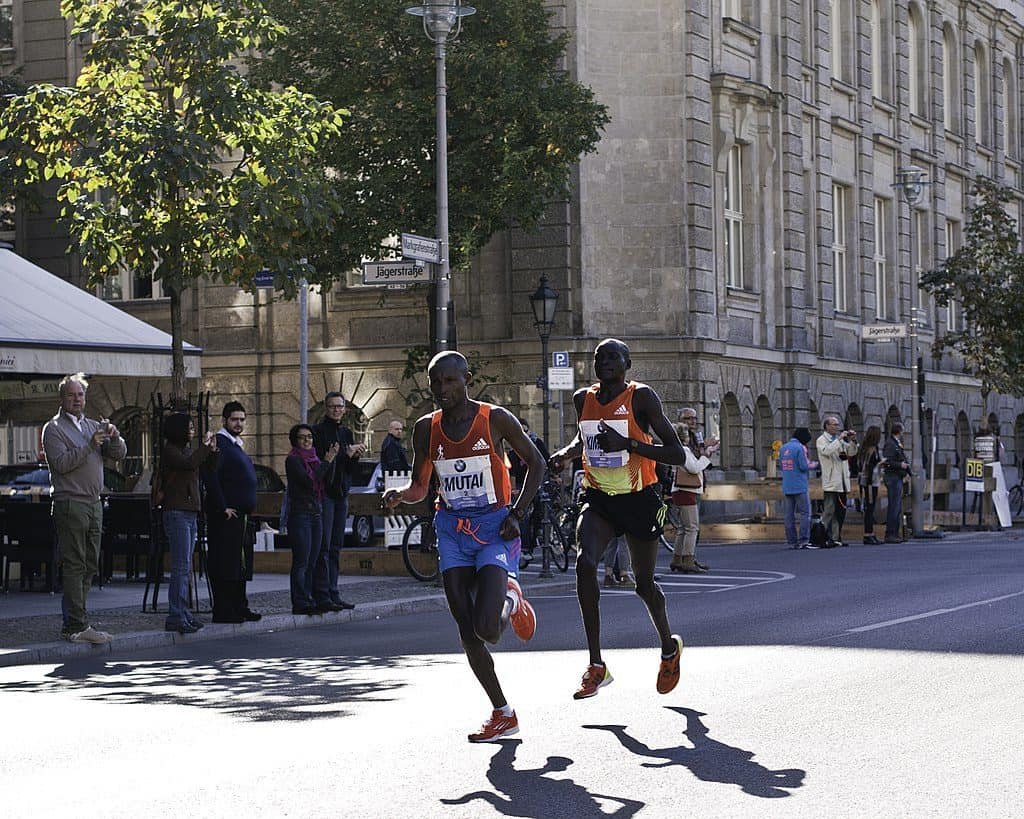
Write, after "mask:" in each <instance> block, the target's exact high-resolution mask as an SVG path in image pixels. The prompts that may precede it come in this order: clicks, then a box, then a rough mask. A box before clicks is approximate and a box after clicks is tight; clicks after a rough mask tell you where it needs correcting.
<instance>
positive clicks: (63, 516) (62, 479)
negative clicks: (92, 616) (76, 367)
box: [43, 373, 127, 645]
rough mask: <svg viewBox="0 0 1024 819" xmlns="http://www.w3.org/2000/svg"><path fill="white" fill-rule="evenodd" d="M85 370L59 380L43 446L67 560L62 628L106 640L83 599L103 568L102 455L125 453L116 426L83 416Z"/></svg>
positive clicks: (77, 639)
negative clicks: (54, 409) (57, 406)
mask: <svg viewBox="0 0 1024 819" xmlns="http://www.w3.org/2000/svg"><path fill="white" fill-rule="evenodd" d="M88 388H89V384H88V382H87V381H86V380H85V376H84V375H82V374H81V373H78V374H77V375H69V376H67V377H66V378H64V379H63V380H62V381H61V382H60V385H59V391H60V411H59V412H58V413H57V414H56V415H55V416H53V418H51V419H50V420H49V421H48V422H47V424H46V426H45V427H43V451H44V452H45V453H46V462H47V464H49V467H50V481H51V482H52V483H53V495H52V496H53V525H54V528H55V529H56V530H57V545H58V546H59V548H60V553H61V559H62V560H63V564H64V601H63V605H62V609H63V612H64V628H63V629H62V631H61V636H62V637H64V638H65V639H68V640H70V641H71V642H73V643H92V644H93V645H102V644H103V643H109V642H110V635H109V634H107V633H106V632H105V631H98V630H97V629H94V628H93V627H92V626H91V625H89V619H88V615H87V614H86V610H85V598H86V596H87V595H88V593H89V588H90V586H92V578H93V575H95V574H96V572H97V571H98V568H99V558H100V538H101V535H102V531H103V505H102V504H101V502H100V492H101V491H102V489H103V459H104V458H112V459H113V460H116V461H119V460H121V459H122V458H124V456H125V454H127V449H126V447H125V443H124V439H123V438H121V434H120V433H119V432H118V430H117V427H115V426H114V425H113V424H111V423H110V422H109V421H107V420H106V419H103V420H100V421H93V420H92V419H90V418H86V417H85V392H86V390H87V389H88Z"/></svg>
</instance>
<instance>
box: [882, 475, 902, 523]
mask: <svg viewBox="0 0 1024 819" xmlns="http://www.w3.org/2000/svg"><path fill="white" fill-rule="evenodd" d="M885 491H886V492H887V493H888V494H889V499H888V501H887V504H888V506H887V508H886V510H885V536H886V537H902V535H901V534H900V532H901V531H902V529H903V527H902V526H901V525H900V517H901V515H902V514H903V477H902V476H901V475H886V476H885Z"/></svg>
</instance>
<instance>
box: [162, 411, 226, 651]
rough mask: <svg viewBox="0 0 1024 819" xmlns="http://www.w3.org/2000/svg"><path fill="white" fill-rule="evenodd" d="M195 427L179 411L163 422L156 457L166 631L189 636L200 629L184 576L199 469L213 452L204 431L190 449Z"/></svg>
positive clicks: (210, 436) (190, 546) (191, 544)
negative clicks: (167, 566)
mask: <svg viewBox="0 0 1024 819" xmlns="http://www.w3.org/2000/svg"><path fill="white" fill-rule="evenodd" d="M193 435H195V426H194V425H193V423H192V419H191V418H189V416H188V415H186V414H185V413H183V412H175V413H173V414H171V415H168V416H167V418H166V419H165V420H164V446H163V450H162V452H161V455H160V489H161V491H162V492H163V500H162V501H161V507H162V508H163V521H164V531H165V532H166V533H167V541H168V543H169V544H170V547H171V581H170V583H169V584H168V586H167V620H166V621H164V629H165V630H166V631H177V632H178V633H179V634H193V633H195V632H197V631H199V629H201V628H202V627H203V623H202V621H201V620H199V619H197V618H196V617H195V615H193V614H192V612H191V611H189V608H188V577H189V572H191V571H192V552H193V551H194V550H195V546H196V537H197V536H198V534H199V528H198V525H197V523H196V518H197V515H198V512H199V467H200V465H202V464H203V463H204V462H205V461H206V460H207V459H208V458H210V457H211V456H212V455H213V453H215V452H216V451H217V443H216V439H215V438H214V436H213V433H212V432H208V433H207V434H206V437H205V438H204V439H203V443H202V444H200V445H199V446H197V447H193V446H192V436H193Z"/></svg>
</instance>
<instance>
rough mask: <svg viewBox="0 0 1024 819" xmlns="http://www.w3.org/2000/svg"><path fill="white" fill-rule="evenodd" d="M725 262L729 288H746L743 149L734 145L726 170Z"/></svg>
mask: <svg viewBox="0 0 1024 819" xmlns="http://www.w3.org/2000/svg"><path fill="white" fill-rule="evenodd" d="M725 260H726V265H727V266H728V270H727V277H726V278H727V281H728V284H729V287H740V288H742V287H746V285H747V282H746V280H745V278H744V275H743V148H742V146H740V145H733V146H732V148H730V149H729V160H728V163H727V164H726V168H725Z"/></svg>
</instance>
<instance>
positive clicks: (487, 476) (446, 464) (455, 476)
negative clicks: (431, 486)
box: [434, 455, 498, 511]
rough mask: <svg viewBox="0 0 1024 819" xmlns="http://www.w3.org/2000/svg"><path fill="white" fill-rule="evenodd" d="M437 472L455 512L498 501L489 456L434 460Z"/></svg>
mask: <svg viewBox="0 0 1024 819" xmlns="http://www.w3.org/2000/svg"><path fill="white" fill-rule="evenodd" d="M434 471H435V472H436V473H437V480H438V483H439V485H440V489H441V497H442V498H444V502H445V503H446V504H447V505H448V508H449V509H452V510H453V511H460V510H463V509H481V508H483V507H485V506H493V505H494V504H495V503H497V502H498V496H497V493H496V492H495V491H494V478H493V476H492V475H491V456H490V455H473V456H472V457H469V458H452V459H451V460H444V461H434Z"/></svg>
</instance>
